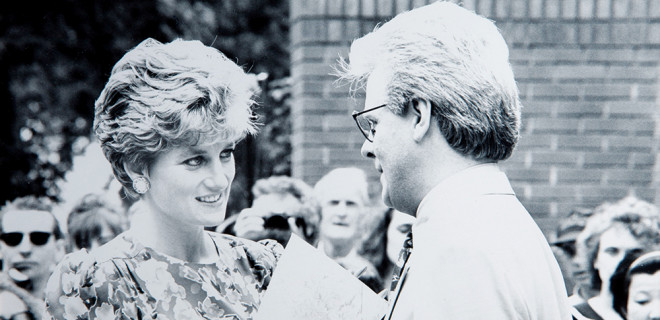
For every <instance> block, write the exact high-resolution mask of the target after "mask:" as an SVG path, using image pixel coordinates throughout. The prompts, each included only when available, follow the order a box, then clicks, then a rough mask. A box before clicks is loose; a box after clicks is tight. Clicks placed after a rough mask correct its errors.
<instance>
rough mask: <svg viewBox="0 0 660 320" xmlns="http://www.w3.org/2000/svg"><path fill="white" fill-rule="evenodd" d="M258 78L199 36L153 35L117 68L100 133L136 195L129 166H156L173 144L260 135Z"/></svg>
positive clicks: (100, 108) (101, 111)
mask: <svg viewBox="0 0 660 320" xmlns="http://www.w3.org/2000/svg"><path fill="white" fill-rule="evenodd" d="M256 88H258V87H257V84H256V80H255V78H254V77H251V76H249V75H248V74H246V73H245V71H244V70H243V69H242V68H241V67H239V66H238V65H236V63H234V62H233V61H231V60H229V59H228V58H227V57H226V56H225V55H224V54H222V53H221V52H220V51H218V50H217V49H214V48H211V47H208V46H205V45H203V44H202V43H201V42H199V41H184V40H180V39H177V40H174V41H172V42H170V43H166V44H163V43H160V42H158V41H156V40H154V39H147V40H145V41H143V42H142V43H140V44H139V45H138V46H137V47H135V48H133V49H132V50H130V51H129V52H128V53H126V54H125V55H124V57H122V58H121V59H120V60H119V62H117V64H116V65H115V66H114V67H113V69H112V73H111V75H110V79H109V80H108V82H107V84H106V85H105V88H104V89H103V91H102V92H101V94H100V96H99V98H98V99H97V100H96V104H95V114H94V132H95V134H96V136H97V137H98V139H99V140H100V142H101V147H102V149H103V152H104V154H105V156H106V158H107V159H108V161H110V164H111V165H112V169H113V172H114V174H115V177H117V179H118V180H119V182H121V184H122V186H123V187H124V191H125V192H126V194H128V195H129V196H130V197H132V198H136V197H137V196H138V195H137V193H135V191H134V190H133V189H132V187H131V185H132V180H131V179H130V177H129V175H128V174H127V173H126V166H128V167H129V168H130V169H132V170H135V171H141V170H144V169H146V168H148V166H149V164H150V163H151V162H152V161H153V160H154V159H155V158H156V157H157V156H158V154H159V153H161V152H163V151H166V150H168V149H169V148H172V147H177V146H184V145H204V144H211V143H215V142H218V141H229V140H235V141H238V140H240V139H242V138H243V137H245V135H247V134H253V133H255V132H256V124H255V123H254V116H253V114H252V109H251V108H252V105H253V104H254V101H253V100H252V96H253V94H254V93H255V91H256V90H255V89H256Z"/></svg>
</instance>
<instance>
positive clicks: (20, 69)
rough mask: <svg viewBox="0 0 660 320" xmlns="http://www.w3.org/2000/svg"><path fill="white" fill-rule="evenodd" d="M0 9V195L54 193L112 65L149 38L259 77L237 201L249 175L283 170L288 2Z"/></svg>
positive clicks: (28, 3) (59, 0)
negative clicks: (224, 59)
mask: <svg viewBox="0 0 660 320" xmlns="http://www.w3.org/2000/svg"><path fill="white" fill-rule="evenodd" d="M0 12H1V13H0V101H1V102H2V108H0V121H1V122H2V126H1V127H0V138H1V139H0V141H1V145H0V167H1V168H2V170H0V172H1V173H0V181H1V182H2V183H3V185H2V190H3V192H2V195H1V197H2V198H3V199H2V200H8V199H13V198H15V197H17V196H22V195H27V194H33V195H48V196H49V197H51V198H53V199H57V198H58V195H59V190H58V187H57V182H58V181H59V180H61V178H62V177H63V176H64V174H65V173H66V172H67V170H69V169H70V167H71V159H72V157H73V156H74V155H76V154H79V153H81V152H82V150H83V149H84V147H85V146H86V145H87V144H88V143H89V141H90V138H91V125H92V119H93V105H94V100H95V98H96V97H97V96H98V94H99V93H100V91H101V89H102V88H103V85H104V84H105V81H106V80H107V77H108V75H109V72H110V70H111V68H112V66H113V65H114V63H115V62H116V61H117V60H118V59H119V58H120V57H121V56H122V55H123V54H124V53H125V52H126V51H127V50H129V49H131V48H132V47H134V46H136V45H137V44H138V43H140V42H141V41H142V40H144V39H145V38H147V37H152V38H155V39H157V40H159V41H162V42H168V41H171V40H173V39H176V38H184V39H196V40H200V41H202V42H203V43H204V44H207V45H211V46H213V47H216V48H218V49H219V50H221V51H222V52H223V53H225V54H226V55H227V56H228V57H230V58H231V59H233V60H234V61H236V62H237V63H239V64H240V65H242V66H243V67H244V68H245V69H246V70H248V71H249V72H251V73H254V74H256V75H258V77H259V78H260V79H261V80H262V81H261V85H262V89H263V93H262V95H261V97H259V99H258V100H259V102H260V107H259V108H258V113H259V114H260V117H261V119H262V122H263V123H264V126H263V128H262V131H263V132H264V133H265V134H264V135H262V136H261V137H258V138H256V139H250V140H248V141H246V142H245V143H244V144H243V145H242V146H241V149H242V150H240V151H241V152H239V154H238V158H237V163H238V171H237V172H238V174H239V176H238V177H237V185H235V189H236V190H238V193H239V198H245V197H248V198H249V192H247V190H249V186H250V185H251V183H252V182H253V181H254V180H255V179H257V178H259V177H262V176H267V175H271V174H288V173H289V172H290V168H289V163H290V161H289V153H290V145H289V140H288V139H289V134H288V133H289V132H290V125H289V121H288V110H289V107H288V103H287V97H288V85H287V82H286V79H287V76H288V66H289V58H288V48H287V45H288V2H286V1H284V0H273V1H268V0H261V1H259V0H223V1H213V0H208V1H204V0H143V1H132V0H114V1H74V0H55V1H49V2H43V1H34V0H25V1H19V2H9V3H7V2H5V3H4V4H1V5H0ZM241 191H242V192H243V193H242V194H240V193H241ZM245 201H246V200H239V201H238V203H237V204H236V205H237V206H240V205H242V204H244V202H245Z"/></svg>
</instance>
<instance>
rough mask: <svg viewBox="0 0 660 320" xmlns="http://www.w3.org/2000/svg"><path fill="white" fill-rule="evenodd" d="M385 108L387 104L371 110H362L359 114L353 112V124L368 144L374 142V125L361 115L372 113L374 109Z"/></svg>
mask: <svg viewBox="0 0 660 320" xmlns="http://www.w3.org/2000/svg"><path fill="white" fill-rule="evenodd" d="M385 106H387V104H381V105H379V106H376V107H373V108H371V109H367V110H363V111H360V112H357V111H353V120H355V123H356V124H357V126H358V128H359V129H360V132H362V134H363V135H364V137H365V138H366V139H367V140H368V141H369V142H374V135H375V134H376V124H374V122H373V121H371V120H369V119H367V118H365V117H364V116H363V115H364V114H365V113H367V112H371V111H374V110H376V109H380V108H382V107H385Z"/></svg>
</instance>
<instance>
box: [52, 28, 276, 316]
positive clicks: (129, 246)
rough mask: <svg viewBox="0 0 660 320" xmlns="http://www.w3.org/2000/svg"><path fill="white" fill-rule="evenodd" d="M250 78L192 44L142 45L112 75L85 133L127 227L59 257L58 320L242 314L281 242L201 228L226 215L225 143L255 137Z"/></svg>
mask: <svg viewBox="0 0 660 320" xmlns="http://www.w3.org/2000/svg"><path fill="white" fill-rule="evenodd" d="M255 85H256V84H255V82H254V80H253V78H251V77H250V76H248V75H247V74H246V73H245V72H244V71H243V70H242V69H241V68H240V67H239V66H237V65H236V64H235V63H234V62H232V61H231V60H229V59H228V58H227V57H225V56H224V55H223V54H222V53H221V52H219V51H218V50H216V49H214V48H211V47H207V46H204V45H203V44H202V43H200V42H199V41H183V40H175V41H173V42H171V43H167V44H162V43H160V42H158V41H156V40H153V39H147V40H145V41H144V42H142V43H141V44H140V45H138V46H137V47H136V48H134V49H132V50H131V51H129V52H128V53H127V54H126V55H125V56H124V57H123V58H122V59H121V60H120V61H119V62H118V63H117V64H116V65H115V66H114V68H113V70H112V73H111V76H110V79H109V80H108V83H107V84H106V86H105V88H104V89H103V91H102V92H101V95H100V97H99V98H98V100H97V101H96V105H95V118H94V132H95V134H96V135H97V137H98V138H99V140H100V142H101V145H102V148H103V152H104V154H105V156H106V158H107V159H108V161H110V164H111V165H112V168H113V171H114V174H115V177H116V178H117V179H118V180H119V182H121V184H122V185H123V188H124V191H125V192H126V194H128V195H129V196H131V197H134V198H136V199H137V203H136V206H137V207H136V208H135V212H136V213H135V216H133V217H132V220H131V224H130V225H131V227H130V229H129V230H127V231H126V232H124V233H122V234H120V235H119V236H117V237H116V238H115V239H113V240H112V241H110V242H108V243H106V244H105V245H103V246H101V247H99V248H96V249H94V250H92V251H90V252H87V251H86V250H81V251H78V252H75V253H72V254H70V255H68V256H67V257H66V258H65V259H64V261H63V262H61V263H60V265H59V266H58V269H57V270H56V271H55V273H54V274H53V275H52V277H51V278H50V280H49V284H48V290H47V303H48V308H49V312H50V313H51V315H52V316H53V317H54V318H56V319H63V318H66V319H70V318H90V319H94V318H105V317H113V318H120V319H129V318H130V319H140V318H156V317H157V318H159V319H184V318H186V319H187V318H205V319H218V318H222V319H225V318H231V319H250V318H251V317H252V314H253V313H254V312H255V311H256V310H257V309H258V307H259V304H260V298H261V295H262V293H263V291H264V289H265V288H266V286H267V285H268V282H269V280H270V276H271V274H272V271H273V269H274V267H275V263H276V260H277V258H278V256H279V254H280V253H281V250H282V247H281V246H280V245H279V244H277V243H275V242H265V243H256V242H252V241H249V240H244V239H240V238H235V237H232V236H228V235H221V234H217V233H213V232H209V231H205V229H204V227H206V226H216V225H218V224H220V223H221V222H222V221H223V220H224V218H225V210H226V206H227V198H228V197H229V192H230V187H231V183H232V180H233V179H234V174H235V164H234V156H233V152H234V148H235V146H236V144H237V143H238V142H239V141H240V140H241V139H242V138H244V137H245V136H246V135H247V134H252V133H254V132H255V131H256V129H255V124H254V122H253V116H252V111H251V106H252V105H253V100H252V95H253V92H254V88H255Z"/></svg>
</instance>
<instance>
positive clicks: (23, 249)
mask: <svg viewBox="0 0 660 320" xmlns="http://www.w3.org/2000/svg"><path fill="white" fill-rule="evenodd" d="M32 248H33V247H32V243H31V242H30V239H29V235H28V234H25V235H24V236H23V239H22V240H21V243H19V244H18V251H19V252H20V253H21V254H22V255H23V256H24V257H27V256H29V255H30V253H32Z"/></svg>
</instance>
